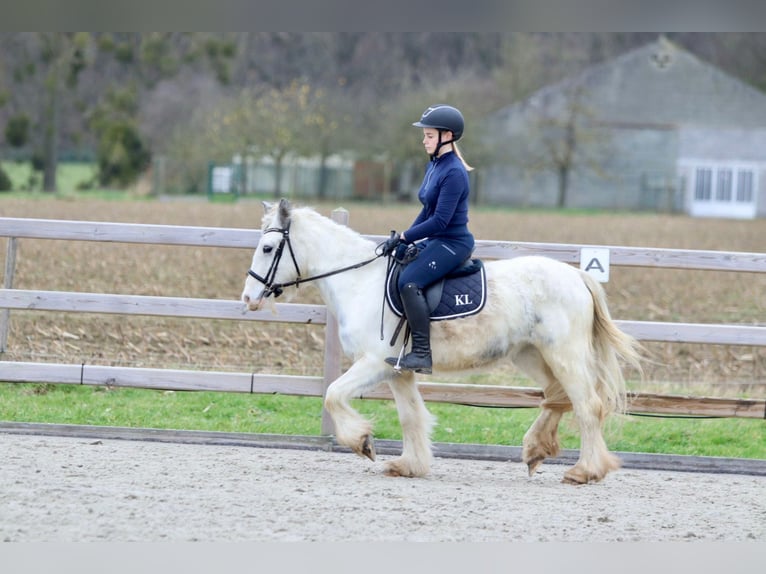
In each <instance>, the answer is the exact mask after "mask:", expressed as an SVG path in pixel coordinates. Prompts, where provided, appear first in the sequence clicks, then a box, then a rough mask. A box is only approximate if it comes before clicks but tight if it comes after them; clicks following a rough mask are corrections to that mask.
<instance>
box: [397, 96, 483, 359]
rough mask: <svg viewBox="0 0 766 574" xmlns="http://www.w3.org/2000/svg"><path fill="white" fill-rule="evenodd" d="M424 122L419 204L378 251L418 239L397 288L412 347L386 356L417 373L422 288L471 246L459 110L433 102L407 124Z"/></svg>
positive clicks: (424, 327) (426, 352) (426, 340)
mask: <svg viewBox="0 0 766 574" xmlns="http://www.w3.org/2000/svg"><path fill="white" fill-rule="evenodd" d="M412 125H413V126H416V127H419V128H423V146H424V147H425V150H426V152H427V153H428V154H429V155H430V156H431V161H430V163H429V164H428V166H427V168H426V173H425V177H424V178H423V183H422V184H421V186H420V190H419V191H418V199H419V200H420V202H421V203H422V204H423V208H422V209H421V211H420V213H419V214H418V216H417V217H416V218H415V220H414V221H413V223H412V225H411V226H410V228H409V229H407V230H406V231H404V232H402V234H401V235H400V234H398V233H395V232H394V233H393V234H392V236H391V237H390V238H389V239H388V240H386V242H385V244H384V247H383V253H384V254H386V255H388V254H391V253H392V252H393V251H394V250H396V252H397V253H396V257H397V259H400V260H401V258H402V256H403V254H404V251H405V250H406V248H407V246H408V245H411V244H414V243H416V242H417V249H418V252H419V254H418V256H417V258H416V259H414V260H413V261H412V262H410V263H409V264H408V265H407V266H406V267H404V268H403V269H402V272H401V275H400V276H399V282H398V288H399V293H400V295H401V299H402V306H403V307H404V314H405V316H406V317H407V323H408V324H409V326H410V331H411V332H412V350H411V352H410V353H408V354H407V355H405V356H404V357H402V359H401V361H399V360H398V359H397V358H396V357H388V358H387V359H386V362H387V363H388V364H390V365H394V366H397V363H398V367H399V368H401V369H405V370H410V371H415V372H417V373H426V374H428V373H431V366H432V364H431V337H430V326H431V325H430V318H429V315H430V310H429V308H428V303H427V301H426V297H425V294H424V291H425V288H426V287H427V286H428V285H431V284H432V283H435V282H436V281H438V280H439V279H441V278H442V277H444V276H445V275H447V274H448V273H449V272H450V271H452V270H454V269H456V268H457V267H459V266H460V265H461V264H462V263H463V262H464V261H465V260H466V259H468V257H470V255H471V252H472V251H473V247H474V237H473V235H472V234H471V232H470V231H469V230H468V194H469V191H470V189H469V182H468V172H469V171H470V170H472V169H473V168H472V167H471V166H469V165H468V164H467V163H466V162H465V160H464V159H463V156H462V154H461V153H460V150H459V149H458V146H457V143H456V142H457V141H458V140H459V139H460V137H461V136H462V135H463V127H464V120H463V114H461V113H460V110H458V109H457V108H454V107H452V106H448V105H443V104H439V105H433V106H431V107H429V108H428V109H426V111H424V112H423V115H422V116H421V118H420V121H418V122H415V123H413V124H412Z"/></svg>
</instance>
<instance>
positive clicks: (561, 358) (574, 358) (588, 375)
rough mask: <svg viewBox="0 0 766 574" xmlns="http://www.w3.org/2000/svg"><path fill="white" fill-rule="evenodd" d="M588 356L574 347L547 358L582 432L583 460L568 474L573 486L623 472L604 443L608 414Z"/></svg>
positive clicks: (553, 352)
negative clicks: (604, 427) (619, 469)
mask: <svg viewBox="0 0 766 574" xmlns="http://www.w3.org/2000/svg"><path fill="white" fill-rule="evenodd" d="M588 356H589V355H588V349H579V348H575V346H573V345H570V346H568V347H567V348H566V349H562V348H559V349H556V350H555V351H551V352H549V353H547V354H546V362H547V364H548V365H549V367H550V368H551V372H552V373H554V375H556V379H557V380H558V381H559V382H560V384H561V387H562V388H563V390H564V391H565V392H566V395H567V397H568V399H569V401H570V402H571V404H572V409H573V410H574V414H575V417H576V419H577V423H578V426H579V429H580V458H579V459H578V461H577V463H576V464H575V465H574V466H573V467H572V468H570V469H569V470H567V471H566V472H565V473H564V482H569V483H572V484H586V483H588V482H593V481H599V480H601V479H602V478H604V477H605V476H606V475H607V474H608V473H609V472H611V471H612V470H616V469H618V468H620V460H619V459H618V458H617V457H616V456H614V455H613V454H612V453H611V452H609V449H607V447H606V442H605V441H604V435H603V423H604V419H605V418H606V411H605V407H604V403H603V401H602V400H601V397H599V395H598V393H597V392H596V388H595V381H596V374H595V373H594V372H592V371H593V369H592V367H591V366H590V365H589V364H588V360H587V357H588Z"/></svg>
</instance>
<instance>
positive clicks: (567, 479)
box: [561, 468, 600, 485]
mask: <svg viewBox="0 0 766 574" xmlns="http://www.w3.org/2000/svg"><path fill="white" fill-rule="evenodd" d="M599 480H600V479H599V477H597V476H596V475H594V474H588V473H586V472H583V471H582V470H580V469H576V468H570V469H569V470H568V471H566V472H565V473H564V478H562V479H561V482H562V483H564V484H575V485H578V484H588V483H589V482H598V481H599Z"/></svg>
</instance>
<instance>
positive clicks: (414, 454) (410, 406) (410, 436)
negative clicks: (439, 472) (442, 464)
mask: <svg viewBox="0 0 766 574" xmlns="http://www.w3.org/2000/svg"><path fill="white" fill-rule="evenodd" d="M389 386H390V387H391V392H392V393H393V395H394V401H395V402H396V408H397V411H398V412H399V424H400V425H401V427H402V456H401V457H399V458H397V459H394V460H391V461H388V462H387V463H386V470H385V472H386V474H388V475H390V476H408V477H414V476H425V475H426V474H428V472H429V470H430V469H431V461H432V460H433V454H432V452H431V430H432V429H433V425H434V417H433V415H432V414H431V413H430V412H428V409H426V406H425V403H424V402H423V397H422V396H421V395H420V391H418V387H417V385H416V384H415V376H414V375H413V374H412V372H408V371H402V372H401V374H399V375H397V376H396V377H394V378H393V379H391V380H390V381H389Z"/></svg>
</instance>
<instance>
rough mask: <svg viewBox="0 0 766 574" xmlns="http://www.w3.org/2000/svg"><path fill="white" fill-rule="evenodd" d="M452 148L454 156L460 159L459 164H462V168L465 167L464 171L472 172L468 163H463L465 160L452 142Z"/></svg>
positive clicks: (455, 143)
mask: <svg viewBox="0 0 766 574" xmlns="http://www.w3.org/2000/svg"><path fill="white" fill-rule="evenodd" d="M452 148H453V149H454V150H455V155H457V156H458V157H459V158H460V162H461V163H462V164H463V167H465V170H466V171H473V167H471V166H470V165H468V162H466V161H465V158H464V157H463V154H462V153H461V151H460V148H459V147H457V142H452Z"/></svg>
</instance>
